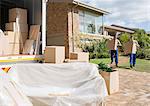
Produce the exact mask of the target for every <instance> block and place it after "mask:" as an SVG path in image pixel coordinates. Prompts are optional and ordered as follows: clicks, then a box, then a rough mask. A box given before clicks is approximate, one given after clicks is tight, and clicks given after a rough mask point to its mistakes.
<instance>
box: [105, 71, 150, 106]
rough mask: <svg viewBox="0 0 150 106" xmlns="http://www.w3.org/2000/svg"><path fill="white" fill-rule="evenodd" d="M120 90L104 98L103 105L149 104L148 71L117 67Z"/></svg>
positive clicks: (134, 105) (149, 79) (149, 82)
mask: <svg viewBox="0 0 150 106" xmlns="http://www.w3.org/2000/svg"><path fill="white" fill-rule="evenodd" d="M119 74H120V75H119V77H120V78H119V79H120V91H119V92H118V93H115V94H112V95H110V96H108V97H106V98H105V101H104V106H150V73H145V72H136V71H131V70H125V69H119Z"/></svg>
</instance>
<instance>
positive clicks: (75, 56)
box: [70, 52, 89, 62]
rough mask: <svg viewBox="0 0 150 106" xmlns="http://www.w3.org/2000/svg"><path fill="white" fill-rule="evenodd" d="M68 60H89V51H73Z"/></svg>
mask: <svg viewBox="0 0 150 106" xmlns="http://www.w3.org/2000/svg"><path fill="white" fill-rule="evenodd" d="M70 60H77V61H81V62H89V53H85V52H73V53H70Z"/></svg>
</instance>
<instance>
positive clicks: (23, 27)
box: [5, 22, 28, 33]
mask: <svg viewBox="0 0 150 106" xmlns="http://www.w3.org/2000/svg"><path fill="white" fill-rule="evenodd" d="M5 30H6V31H13V32H24V33H28V24H19V23H16V22H11V23H6V24H5Z"/></svg>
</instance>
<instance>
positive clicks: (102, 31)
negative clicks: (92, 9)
mask: <svg viewBox="0 0 150 106" xmlns="http://www.w3.org/2000/svg"><path fill="white" fill-rule="evenodd" d="M102 35H104V14H103V15H102Z"/></svg>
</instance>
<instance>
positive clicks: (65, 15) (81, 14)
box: [47, 0, 109, 58]
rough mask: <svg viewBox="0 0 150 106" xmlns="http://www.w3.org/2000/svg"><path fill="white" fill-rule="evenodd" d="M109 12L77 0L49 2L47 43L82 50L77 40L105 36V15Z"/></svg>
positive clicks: (69, 49) (69, 50) (54, 0)
mask: <svg viewBox="0 0 150 106" xmlns="http://www.w3.org/2000/svg"><path fill="white" fill-rule="evenodd" d="M106 14H109V12H107V11H104V10H101V9H98V8H95V7H92V6H89V5H87V4H84V3H81V2H78V1H75V0H49V1H48V2H47V45H59V46H65V48H66V57H67V58H68V57H69V53H70V52H78V51H81V50H80V49H79V47H78V44H77V42H78V41H80V40H81V39H82V40H85V39H101V38H102V37H103V35H102V34H103V27H102V26H103V24H104V21H103V17H104V15H106Z"/></svg>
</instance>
